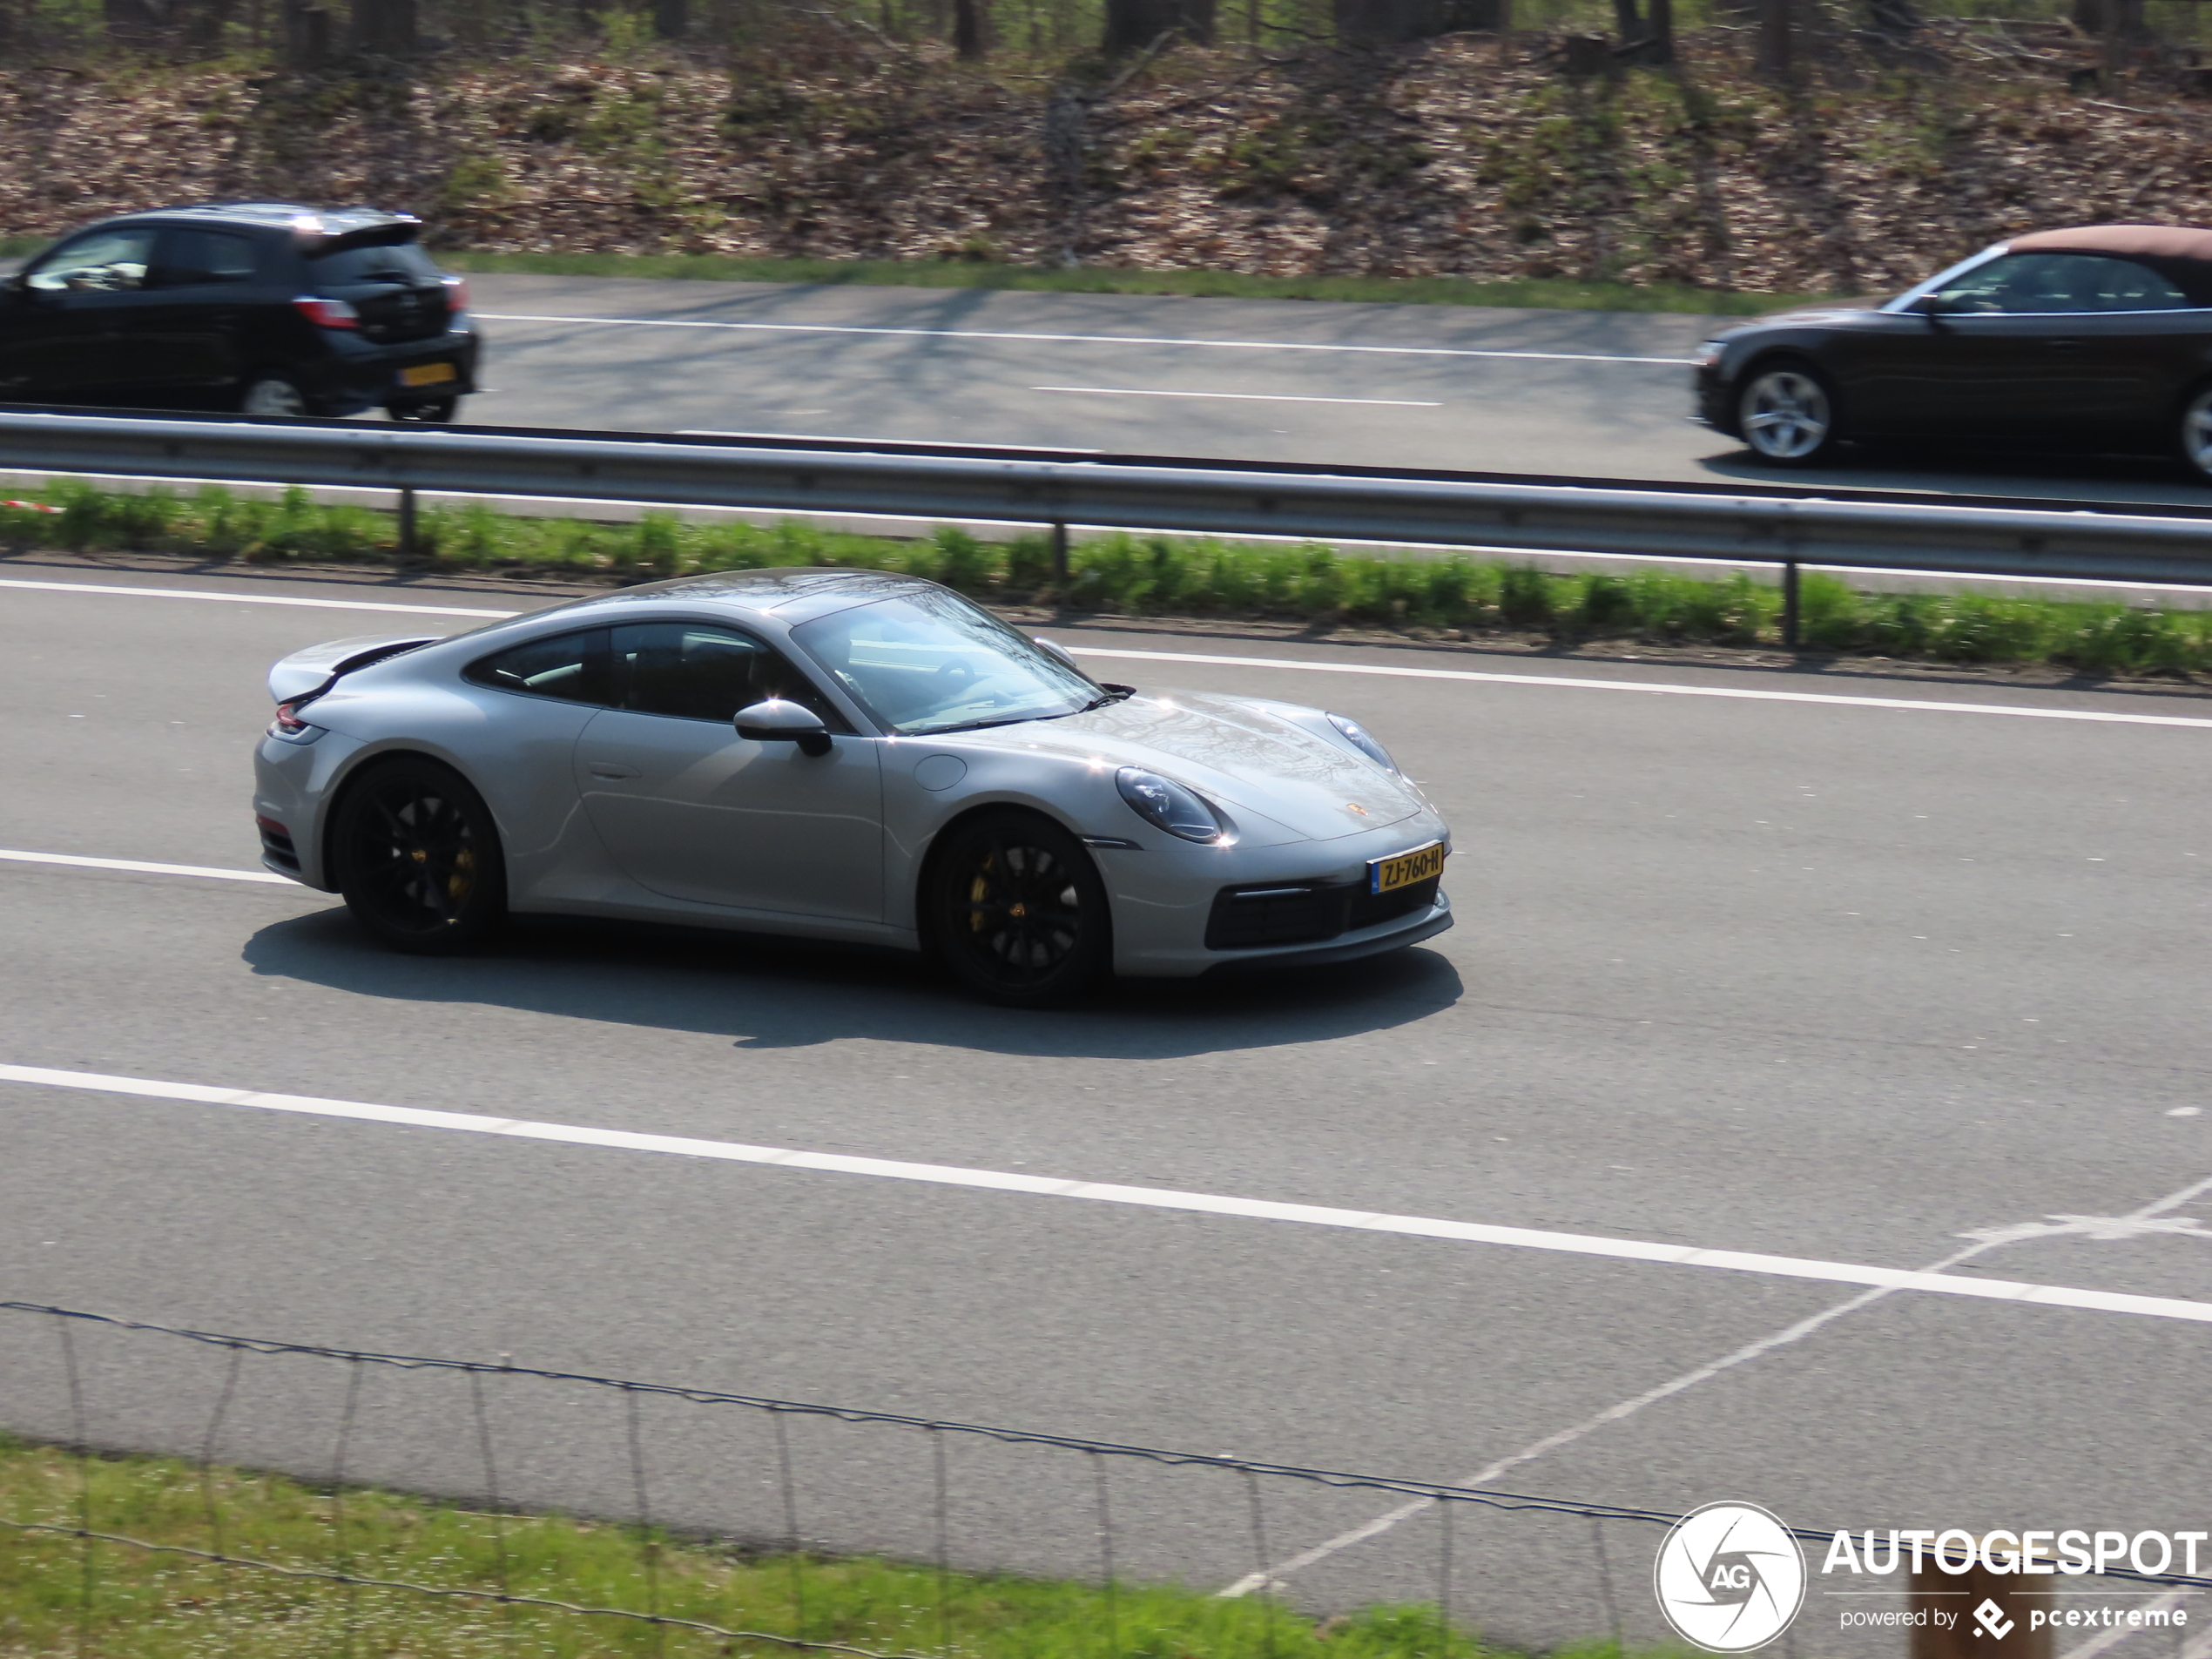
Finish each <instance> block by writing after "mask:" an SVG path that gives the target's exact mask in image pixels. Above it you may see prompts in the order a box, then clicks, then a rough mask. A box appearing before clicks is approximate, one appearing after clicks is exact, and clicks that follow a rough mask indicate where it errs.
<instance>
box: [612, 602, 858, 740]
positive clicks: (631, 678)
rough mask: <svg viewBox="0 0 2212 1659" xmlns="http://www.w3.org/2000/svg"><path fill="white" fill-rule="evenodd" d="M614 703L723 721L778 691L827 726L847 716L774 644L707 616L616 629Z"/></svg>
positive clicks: (838, 727) (844, 727) (845, 728)
mask: <svg viewBox="0 0 2212 1659" xmlns="http://www.w3.org/2000/svg"><path fill="white" fill-rule="evenodd" d="M614 680H615V694H616V699H617V706H619V707H622V708H625V709H629V710H631V711H633V712H636V713H639V714H665V715H671V716H673V717H675V718H678V719H685V720H720V721H723V722H725V723H726V722H727V721H729V720H730V719H731V718H732V717H733V716H734V715H735V714H736V713H737V711H738V710H739V709H742V708H749V707H751V706H752V705H753V704H755V703H765V702H768V701H770V700H771V699H773V698H780V699H782V700H783V701H785V702H787V703H796V704H798V705H800V706H801V707H802V708H806V709H809V710H811V711H813V713H814V714H815V715H816V716H817V717H819V718H820V720H821V721H822V723H823V724H824V725H826V726H827V727H829V729H830V730H831V731H833V732H851V731H852V729H853V728H852V725H851V724H850V723H849V722H848V721H847V720H846V718H845V717H844V716H843V715H841V714H840V713H839V712H838V711H837V709H836V707H835V705H833V704H832V703H831V702H830V701H829V699H828V698H826V697H824V696H823V695H822V693H821V692H820V691H819V690H818V689H817V688H816V687H815V686H814V685H813V684H812V683H811V682H810V681H808V680H807V678H806V676H805V675H803V674H801V673H800V672H799V671H798V670H797V669H796V668H794V667H793V666H792V664H791V663H790V662H789V661H788V660H787V659H786V658H785V657H784V656H783V655H782V654H781V653H780V652H779V651H772V650H771V649H770V648H769V647H768V646H766V645H765V644H762V643H761V642H760V641H759V640H757V639H755V638H753V637H752V636H751V635H750V634H745V633H740V632H738V631H737V630H736V629H734V628H721V627H717V626H715V625H714V624H711V623H696V622H644V623H630V624H625V625H624V626H622V627H620V628H617V629H616V630H615V631H614Z"/></svg>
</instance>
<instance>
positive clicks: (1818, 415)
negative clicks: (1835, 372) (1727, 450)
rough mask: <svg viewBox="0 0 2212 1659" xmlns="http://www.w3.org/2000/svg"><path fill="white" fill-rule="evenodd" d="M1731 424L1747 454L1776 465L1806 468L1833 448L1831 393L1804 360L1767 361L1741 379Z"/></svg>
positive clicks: (1833, 404)
mask: <svg viewBox="0 0 2212 1659" xmlns="http://www.w3.org/2000/svg"><path fill="white" fill-rule="evenodd" d="M1736 421H1737V429H1738V430H1740V431H1741V432H1742V433H1743V442H1744V443H1745V444H1746V445H1747V446H1748V447H1749V448H1750V451H1751V453H1752V454H1753V455H1757V457H1758V458H1759V459H1760V460H1762V461H1764V462H1769V463H1770V464H1771V465H1774V466H1777V467H1809V466H1811V465H1812V464H1813V463H1814V462H1820V461H1824V460H1826V459H1827V458H1828V457H1829V456H1830V455H1833V454H1834V453H1835V452H1836V427H1837V408H1836V395H1835V393H1834V392H1832V391H1831V390H1830V389H1829V386H1828V382H1827V381H1824V380H1823V379H1822V378H1821V377H1820V376H1819V375H1818V374H1815V373H1814V372H1813V370H1812V369H1811V368H1810V367H1809V366H1807V365H1805V364H1804V363H1773V364H1770V365H1768V366H1766V367H1764V368H1760V369H1758V370H1757V371H1756V372H1755V373H1754V374H1752V375H1751V377H1750V379H1749V380H1747V381H1744V383H1743V391H1742V392H1741V393H1739V394H1738V395H1737V400H1736Z"/></svg>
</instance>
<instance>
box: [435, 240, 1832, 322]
mask: <svg viewBox="0 0 2212 1659" xmlns="http://www.w3.org/2000/svg"><path fill="white" fill-rule="evenodd" d="M437 257H438V260H439V261H440V263H442V264H443V265H445V266H448V268H450V269H452V270H455V271H481V272H486V273H516V274H523V275H529V276H595V277H645V278H654V279H664V278H669V277H678V278H685V279H688V280H692V281H705V282H792V283H811V284H815V285H819V286H837V285H842V284H851V285H856V286H860V287H896V288H1007V289H1015V290H1019V291H1021V292H1023V293H1156V294H1179V295H1182V296H1184V297H1186V298H1190V299H1205V300H1213V299H1224V300H1345V301H1351V302H1353V303H1361V304H1368V305H1393V306H1497V307H1508V308H1513V309H1548V310H1554V311H1637V312H1674V313H1683V314H1688V315H1690V316H1696V317H1757V316H1762V315H1764V314H1766V313H1768V312H1770V311H1780V310H1784V309H1787V308H1788V307H1792V306H1802V305H1811V304H1813V303H1815V302H1816V301H1817V300H1818V299H1819V298H1820V297H1821V296H1818V295H1813V294H1791V293H1737V292H1736V291H1733V290H1722V289H1716V288H1693V287H1682V286H1670V285H1664V284H1662V285H1658V286H1654V287H1638V286H1636V285H1635V284H1632V283H1627V282H1578V281H1575V280H1572V279H1569V278H1566V277H1534V278H1520V279H1515V280H1510V281H1501V282H1485V281H1481V280H1477V279H1474V278H1472V277H1370V276H1246V275H1244V274H1243V273H1240V272H1236V271H1158V270H1139V269H1136V268H1135V267H1133V266H1109V265H1078V266H1028V265H1001V264H996V263H991V262H986V261H978V260H784V259H751V258H745V257H743V256H740V255H737V254H726V253H483V252H480V251H478V250H476V249H474V248H440V249H439V250H438V251H437Z"/></svg>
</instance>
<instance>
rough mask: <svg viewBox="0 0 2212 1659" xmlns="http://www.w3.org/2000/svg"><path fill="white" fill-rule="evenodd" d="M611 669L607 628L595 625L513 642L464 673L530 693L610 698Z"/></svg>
mask: <svg viewBox="0 0 2212 1659" xmlns="http://www.w3.org/2000/svg"><path fill="white" fill-rule="evenodd" d="M607 670H608V664H607V631H606V630H605V629H604V628H591V629H587V630H586V631H583V632H582V633H575V634H556V635H555V636H554V637H552V638H550V639H533V640H531V641H530V642H529V644H523V645H512V646H509V648H508V649H507V650H505V651H501V652H500V653H499V654H498V655H497V656H495V657H487V658H483V659H482V661H481V662H475V663H471V664H469V667H468V670H467V671H466V674H465V676H464V678H468V679H471V680H474V681H475V683H476V684H477V685H489V686H492V687H495V688H496V689H497V690H499V691H522V692H524V693H526V694H527V695H529V696H531V697H555V698H560V699H561V700H562V701H563V702H567V703H597V704H611V703H612V702H613V701H614V698H612V697H611V696H610V695H609V690H610V688H609V685H608V678H609V676H608V671H607Z"/></svg>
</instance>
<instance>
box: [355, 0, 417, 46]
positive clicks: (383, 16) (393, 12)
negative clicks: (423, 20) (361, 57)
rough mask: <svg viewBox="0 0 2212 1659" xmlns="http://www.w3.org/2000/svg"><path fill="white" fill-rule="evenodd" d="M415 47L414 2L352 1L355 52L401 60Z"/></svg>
mask: <svg viewBox="0 0 2212 1659" xmlns="http://www.w3.org/2000/svg"><path fill="white" fill-rule="evenodd" d="M415 44H416V33H415V0H354V51H363V52H375V53H378V54H380V55H381V56H383V57H405V56H406V55H407V54H408V53H409V52H411V51H414V50H415Z"/></svg>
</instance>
